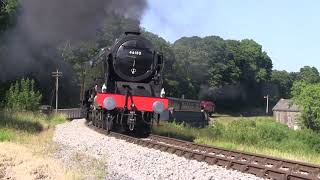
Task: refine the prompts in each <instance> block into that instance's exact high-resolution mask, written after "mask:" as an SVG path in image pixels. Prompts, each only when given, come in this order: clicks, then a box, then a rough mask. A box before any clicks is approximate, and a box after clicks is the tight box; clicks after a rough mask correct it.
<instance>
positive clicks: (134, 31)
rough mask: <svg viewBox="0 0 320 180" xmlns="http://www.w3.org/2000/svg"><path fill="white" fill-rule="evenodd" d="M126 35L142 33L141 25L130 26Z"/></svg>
mask: <svg viewBox="0 0 320 180" xmlns="http://www.w3.org/2000/svg"><path fill="white" fill-rule="evenodd" d="M125 34H126V35H129V34H134V35H140V34H141V32H140V28H139V27H129V28H128V30H127V31H126V32H125Z"/></svg>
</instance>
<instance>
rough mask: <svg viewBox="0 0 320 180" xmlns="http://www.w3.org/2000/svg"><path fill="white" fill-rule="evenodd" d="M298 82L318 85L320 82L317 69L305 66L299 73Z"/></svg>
mask: <svg viewBox="0 0 320 180" xmlns="http://www.w3.org/2000/svg"><path fill="white" fill-rule="evenodd" d="M298 80H299V81H304V82H306V83H318V82H320V76H319V71H318V69H317V68H315V67H310V66H304V67H303V68H301V69H300V72H299V73H298Z"/></svg>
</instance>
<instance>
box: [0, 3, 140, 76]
mask: <svg viewBox="0 0 320 180" xmlns="http://www.w3.org/2000/svg"><path fill="white" fill-rule="evenodd" d="M145 8H146V0H21V8H20V10H19V15H18V18H17V25H16V27H15V28H13V29H12V30H10V31H8V32H6V33H5V36H4V37H5V38H4V41H5V42H6V43H5V45H4V47H3V48H1V47H0V48H1V49H0V81H6V80H10V79H12V78H15V77H19V76H22V75H27V74H29V73H33V74H37V73H39V74H40V73H41V72H43V73H49V72H48V71H49V70H51V69H52V66H61V64H63V62H61V61H62V60H61V59H60V58H59V55H57V52H56V51H55V50H52V48H53V49H54V48H56V47H57V46H58V45H59V44H61V43H63V42H66V41H67V42H71V43H72V42H77V41H84V40H92V39H94V38H95V36H96V33H97V30H98V29H99V28H101V27H102V26H105V24H107V22H105V19H106V17H107V16H109V15H110V14H113V15H114V14H116V15H119V16H123V17H125V18H130V19H133V20H137V21H139V20H140V18H141V16H142V14H143V12H144V9H145ZM102 23H104V24H102ZM50 66H51V67H50Z"/></svg>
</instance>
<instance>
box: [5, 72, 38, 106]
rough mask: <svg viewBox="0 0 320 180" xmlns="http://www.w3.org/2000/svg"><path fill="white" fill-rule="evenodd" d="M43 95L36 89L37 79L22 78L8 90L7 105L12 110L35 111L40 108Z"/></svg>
mask: <svg viewBox="0 0 320 180" xmlns="http://www.w3.org/2000/svg"><path fill="white" fill-rule="evenodd" d="M41 98H42V95H41V93H40V92H39V91H35V81H34V80H30V79H28V78H27V79H21V80H20V81H19V80H18V81H16V82H15V83H13V84H11V86H10V89H9V90H8V91H7V92H6V102H5V107H6V108H7V109H10V110H19V111H20V110H27V111H34V110H37V109H38V108H39V105H40V101H41Z"/></svg>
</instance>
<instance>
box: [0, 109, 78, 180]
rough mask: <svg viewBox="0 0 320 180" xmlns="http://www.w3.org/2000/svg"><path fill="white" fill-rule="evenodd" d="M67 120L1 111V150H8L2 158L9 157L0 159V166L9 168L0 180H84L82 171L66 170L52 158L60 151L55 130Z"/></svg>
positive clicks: (4, 170)
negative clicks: (11, 179)
mask: <svg viewBox="0 0 320 180" xmlns="http://www.w3.org/2000/svg"><path fill="white" fill-rule="evenodd" d="M65 121H66V118H65V117H64V116H63V115H52V116H47V115H44V114H40V113H32V112H15V113H13V112H0V148H1V147H6V148H1V151H0V157H5V158H4V159H1V158H0V166H1V167H5V169H3V168H2V172H0V179H1V176H3V177H2V178H13V179H21V178H20V177H23V176H26V177H29V176H30V179H37V178H40V179H41V178H44V179H45V178H49V179H50V178H51V179H81V178H82V175H81V172H78V171H77V170H72V169H65V168H64V167H63V166H62V165H61V164H59V163H57V162H55V160H54V159H53V158H51V156H50V155H52V153H54V152H55V151H56V149H57V148H58V147H57V146H56V145H55V144H54V143H53V142H52V137H53V134H54V127H55V125H57V124H60V123H63V122H65ZM8 159H10V164H9V165H8V166H7V165H6V164H7V163H6V161H7V160H8ZM19 162H21V163H19ZM6 168H7V169H6ZM10 172H11V174H10ZM8 173H9V174H8Z"/></svg>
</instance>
